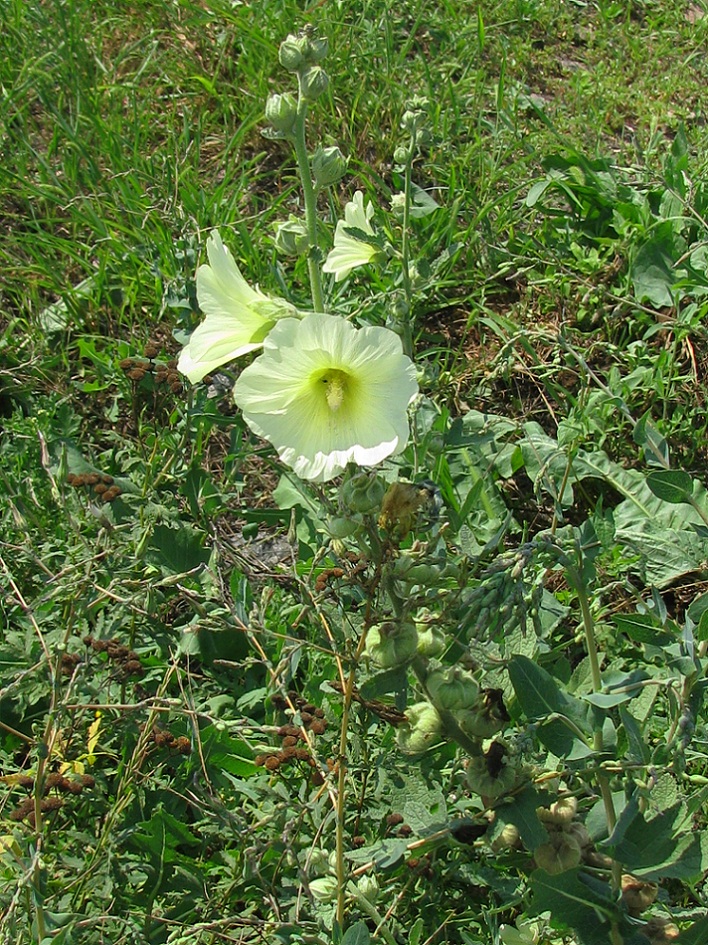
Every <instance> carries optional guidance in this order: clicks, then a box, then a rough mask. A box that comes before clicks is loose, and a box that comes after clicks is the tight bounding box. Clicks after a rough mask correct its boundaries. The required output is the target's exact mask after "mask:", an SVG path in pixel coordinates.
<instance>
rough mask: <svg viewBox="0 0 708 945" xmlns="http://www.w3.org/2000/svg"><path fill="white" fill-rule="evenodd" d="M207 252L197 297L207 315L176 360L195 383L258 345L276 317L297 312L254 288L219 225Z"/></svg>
mask: <svg viewBox="0 0 708 945" xmlns="http://www.w3.org/2000/svg"><path fill="white" fill-rule="evenodd" d="M207 257H208V259H209V262H208V264H204V265H203V266H200V267H199V269H197V300H198V302H199V307H200V308H201V310H202V312H203V313H204V315H205V316H206V318H205V319H204V321H203V322H202V324H201V325H199V326H198V327H197V328H196V329H195V330H194V332H193V333H192V336H191V337H190V339H189V342H188V343H187V345H186V346H185V347H184V348H183V349H182V353H181V355H180V358H179V361H178V363H177V367H178V369H179V370H180V371H181V372H182V374H186V376H187V377H188V378H189V379H190V381H191V382H192V383H193V384H196V382H197V381H200V380H201V379H202V378H203V377H204V376H205V375H206V374H209V373H211V371H214V370H216V369H217V368H219V367H221V366H222V365H224V364H228V362H229V361H233V360H234V359H235V358H240V357H241V355H244V354H248V352H249V351H254V350H255V349H257V348H260V347H261V345H262V344H263V341H264V339H265V337H266V335H267V334H268V332H269V331H270V329H271V328H272V327H273V325H274V324H275V322H276V321H277V319H278V318H283V317H284V316H297V315H298V314H299V313H298V312H297V310H296V309H295V308H294V306H292V305H290V304H289V303H288V302H285V301H284V300H283V299H271V298H270V297H269V296H267V295H265V294H264V293H263V292H261V291H260V289H257V288H256V289H253V288H251V286H250V285H249V284H248V283H247V282H246V280H245V279H244V278H243V276H242V275H241V270H240V269H239V268H238V266H237V265H236V262H235V261H234V258H233V256H232V255H231V253H230V252H229V250H228V248H227V247H226V246H224V244H223V243H222V241H221V237H220V236H219V233H218V232H217V231H216V230H214V232H213V233H212V234H211V236H210V237H209V239H208V240H207Z"/></svg>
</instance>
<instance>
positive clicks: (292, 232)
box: [275, 217, 310, 256]
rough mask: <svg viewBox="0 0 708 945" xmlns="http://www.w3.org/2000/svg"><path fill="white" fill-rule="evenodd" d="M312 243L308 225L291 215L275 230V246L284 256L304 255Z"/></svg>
mask: <svg viewBox="0 0 708 945" xmlns="http://www.w3.org/2000/svg"><path fill="white" fill-rule="evenodd" d="M309 245H310V240H309V237H308V235H307V227H306V226H305V224H304V223H303V222H302V221H301V220H296V219H295V217H291V218H290V219H289V220H286V221H285V223H279V224H278V226H277V228H276V231H275V248H276V250H277V251H278V252H279V253H280V254H281V255H282V256H303V255H304V254H305V253H306V252H307V250H308V247H309Z"/></svg>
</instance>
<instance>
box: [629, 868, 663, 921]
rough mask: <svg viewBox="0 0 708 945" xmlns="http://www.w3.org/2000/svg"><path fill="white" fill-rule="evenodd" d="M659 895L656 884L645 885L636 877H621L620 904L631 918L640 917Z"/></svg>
mask: <svg viewBox="0 0 708 945" xmlns="http://www.w3.org/2000/svg"><path fill="white" fill-rule="evenodd" d="M658 895H659V887H658V886H657V884H656V883H645V882H644V881H643V880H641V879H637V878H636V876H630V875H629V874H628V873H624V874H623V876H622V902H623V903H624V904H625V906H626V907H627V912H628V913H629V914H630V915H632V916H635V917H636V916H640V915H641V914H642V912H644V911H645V910H646V909H648V908H649V906H650V905H651V904H652V903H653V902H654V900H655V899H656V897H657V896H658Z"/></svg>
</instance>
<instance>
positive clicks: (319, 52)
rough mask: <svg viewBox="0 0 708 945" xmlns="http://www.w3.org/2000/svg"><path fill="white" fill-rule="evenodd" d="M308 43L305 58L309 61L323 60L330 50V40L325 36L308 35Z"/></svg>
mask: <svg viewBox="0 0 708 945" xmlns="http://www.w3.org/2000/svg"><path fill="white" fill-rule="evenodd" d="M306 39H307V45H306V47H305V58H306V59H307V61H308V63H311V62H322V60H323V59H324V58H325V56H326V55H327V53H328V52H329V41H328V40H327V39H325V37H323V36H314V35H312V34H310V35H308V36H306Z"/></svg>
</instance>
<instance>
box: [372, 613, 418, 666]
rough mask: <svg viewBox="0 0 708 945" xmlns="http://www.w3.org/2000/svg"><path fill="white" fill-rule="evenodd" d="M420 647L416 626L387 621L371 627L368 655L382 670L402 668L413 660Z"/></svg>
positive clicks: (408, 623) (409, 623)
mask: <svg viewBox="0 0 708 945" xmlns="http://www.w3.org/2000/svg"><path fill="white" fill-rule="evenodd" d="M417 646H418V633H417V631H416V629H415V624H413V623H411V622H408V621H406V622H404V623H402V624H400V623H396V622H394V621H387V622H386V623H382V624H380V625H379V626H378V627H371V629H370V630H369V633H368V635H367V638H366V653H367V655H368V656H369V657H370V659H372V660H373V661H374V662H375V663H376V664H377V665H378V666H380V667H381V668H382V669H391V668H392V667H394V666H402V665H404V664H405V663H407V662H409V660H411V659H413V657H414V656H415V654H416V648H417Z"/></svg>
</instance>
